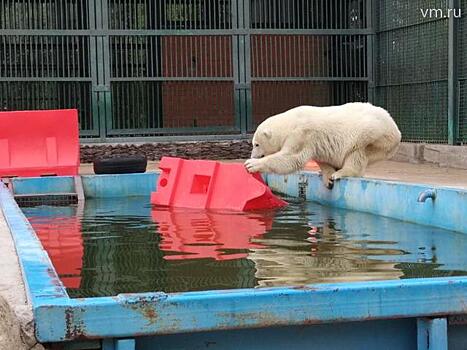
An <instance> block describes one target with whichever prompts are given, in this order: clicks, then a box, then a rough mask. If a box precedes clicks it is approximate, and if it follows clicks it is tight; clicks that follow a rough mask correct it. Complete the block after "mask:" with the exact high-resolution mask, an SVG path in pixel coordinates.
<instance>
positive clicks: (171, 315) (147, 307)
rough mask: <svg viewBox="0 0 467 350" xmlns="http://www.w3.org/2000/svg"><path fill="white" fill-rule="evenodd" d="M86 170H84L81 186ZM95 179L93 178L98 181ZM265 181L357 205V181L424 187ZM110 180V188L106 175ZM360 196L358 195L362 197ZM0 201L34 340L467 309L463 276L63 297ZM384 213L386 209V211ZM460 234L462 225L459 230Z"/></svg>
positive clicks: (1, 198)
mask: <svg viewBox="0 0 467 350" xmlns="http://www.w3.org/2000/svg"><path fill="white" fill-rule="evenodd" d="M304 176H305V177H308V178H304ZM147 177H148V178H149V179H150V180H147V182H145V183H146V184H148V183H150V182H151V181H152V182H151V185H150V186H154V187H155V182H156V179H157V175H156V174H148V175H147ZM92 178H93V176H86V177H83V183H84V184H83V185H84V186H86V185H85V182H86V181H92ZM122 178H123V177H122ZM124 178H125V180H124V181H128V183H130V184H131V182H132V181H135V182H139V183H142V182H141V179H142V177H141V176H139V177H137V176H135V175H125V176H124ZM103 179H104V178H102V177H101V178H100V181H102V180H103ZM132 179H133V180H132ZM266 180H267V182H268V183H269V185H270V186H271V187H272V188H273V189H275V190H277V191H279V192H283V193H287V194H289V195H294V194H296V195H297V196H298V195H300V196H304V197H305V198H307V199H309V200H316V201H322V203H324V204H328V205H335V206H339V207H342V208H346V209H356V210H358V208H351V207H349V206H351V205H352V204H353V203H355V202H356V201H352V198H350V197H349V193H351V191H356V190H358V189H359V188H360V189H365V190H366V191H368V193H370V192H371V191H369V190H374V191H381V189H384V188H385V186H403V187H408V188H405V189H404V191H409V192H407V193H408V194H412V193H414V194H415V193H417V192H418V191H420V190H422V189H426V188H431V186H424V185H411V184H402V185H401V184H399V183H393V182H383V181H378V180H366V179H361V180H360V179H348V180H344V181H342V182H340V183H339V184H337V185H336V188H335V191H334V190H333V191H331V193H329V192H326V193H325V192H323V191H324V188H323V189H319V188H318V187H316V186H317V185H318V181H319V178H318V177H317V175H316V174H313V173H302V174H298V175H296V177H294V176H289V177H287V181H286V182H285V184H286V186H285V187H284V185H280V184H281V181H282V183H284V177H275V176H271V175H268V176H267V177H266ZM305 180H307V181H308V182H307V184H306V186H304V185H303V184H301V183H303V182H304V181H305ZM44 181H46V180H44ZM300 181H302V182H300ZM110 182H111V183H112V181H110ZM359 182H360V183H359ZM319 184H320V183H319ZM295 186H297V188H296V189H295ZM298 186H301V187H300V188H299V187H298ZM109 187H110V188H115V187H118V186H117V184H115V182H113V184H109ZM372 187H374V189H372ZM126 188H127V187H126ZM281 189H282V190H285V191H281ZM437 189H438V190H439V193H441V192H444V191H447V192H449V191H453V192H454V193H457V195H458V196H461V198H464V201H465V202H467V200H466V198H467V196H466V191H463V190H456V189H449V188H446V189H445V188H437ZM326 191H328V190H326ZM299 192H300V193H299ZM343 192H344V193H343ZM102 193H104V192H102ZM373 193H375V192H373ZM397 193H398V194H399V195H401V194H403V193H404V192H403V191H402V190H401V191H397ZM126 195H129V194H128V192H126ZM130 195H131V193H130ZM366 196H370V194H366ZM365 198H366V197H365ZM438 198H439V197H438ZM441 198H443V197H441ZM446 198H450V197H446ZM360 202H363V201H362V200H361V199H360ZM398 203H400V201H398ZM424 204H428V203H424ZM0 205H1V208H2V211H3V213H4V215H5V218H6V220H7V223H8V226H9V227H10V230H11V232H12V234H13V239H14V241H15V245H16V249H17V253H18V256H19V260H20V264H21V267H22V271H23V276H24V279H25V282H26V288H27V292H28V296H29V299H30V301H31V304H32V307H33V313H34V317H35V322H36V336H37V338H38V340H39V341H41V342H59V341H65V340H76V339H93V338H106V337H129V336H132V337H134V336H142V335H154V334H170V333H180V332H191V331H206V330H221V329H239V328H250V327H270V326H279V325H298V324H315V323H326V322H343V321H357V320H373V319H385V318H405V317H419V316H443V315H452V314H465V313H467V288H466V287H467V277H452V278H427V279H407V280H391V281H377V282H351V283H335V284H318V285H308V286H300V287H291V288H280V287H277V288H266V289H242V290H228V291H218V290H216V291H206V292H187V293H171V294H166V293H144V294H143V293H142V294H131V295H130V294H121V295H118V296H115V297H100V298H84V299H71V298H69V297H68V295H67V294H66V291H65V289H64V287H63V285H62V284H61V282H60V280H59V279H58V276H57V274H56V272H55V269H54V268H53V266H52V264H51V262H50V259H49V258H48V255H47V253H46V252H45V251H44V249H43V248H42V246H41V244H40V242H39V240H38V238H37V236H36V234H35V232H34V231H33V229H32V228H31V226H30V225H29V223H28V221H27V219H26V218H25V217H24V215H23V213H22V212H21V209H20V208H19V207H18V206H17V204H16V202H15V201H14V199H13V197H12V195H11V193H10V192H9V191H8V190H7V189H6V187H5V186H3V184H1V185H0ZM372 208H373V207H370V208H364V207H363V209H372ZM400 208H403V207H400ZM433 210H434V209H421V211H420V212H417V216H415V218H416V217H419V218H422V215H428V214H430V215H433ZM363 211H365V210H363ZM367 211H368V210H367ZM369 212H371V211H369ZM385 213H386V214H387V215H386V216H388V215H389V214H391V213H392V212H391V211H387V212H385ZM433 222H435V223H436V221H433ZM462 227H463V226H461V228H462ZM462 232H464V233H467V230H465V231H462ZM104 321H105V322H104Z"/></svg>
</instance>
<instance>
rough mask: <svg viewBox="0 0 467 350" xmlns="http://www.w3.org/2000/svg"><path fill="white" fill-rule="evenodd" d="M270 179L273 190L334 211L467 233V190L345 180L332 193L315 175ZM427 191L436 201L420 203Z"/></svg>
mask: <svg viewBox="0 0 467 350" xmlns="http://www.w3.org/2000/svg"><path fill="white" fill-rule="evenodd" d="M266 179H267V182H268V184H269V186H270V187H271V188H272V189H273V190H275V191H277V192H280V193H285V194H287V195H290V196H294V197H298V196H299V194H303V195H304V198H306V199H307V200H311V201H315V202H318V203H321V204H325V205H330V206H333V207H338V208H344V209H351V210H358V211H364V212H368V213H372V214H376V215H381V216H387V217H391V218H395V219H399V220H403V221H409V222H414V223H417V224H422V225H430V226H435V227H440V228H445V229H448V230H454V231H458V232H463V233H467V191H466V190H462V189H453V188H447V187H436V186H427V185H418V184H408V183H400V182H391V181H381V180H372V179H361V178H347V179H341V180H339V181H338V182H336V184H335V185H334V188H333V189H332V190H329V189H327V188H326V187H324V186H323V184H322V182H321V178H320V177H319V176H318V175H317V174H315V173H311V172H304V173H301V174H294V175H287V176H279V175H267V177H266ZM300 189H301V190H300ZM427 189H434V190H435V191H436V194H437V196H436V199H435V200H434V201H432V200H431V199H427V200H426V202H424V203H419V202H417V198H418V196H419V194H420V193H421V192H423V191H425V190H427ZM300 192H301V193H300Z"/></svg>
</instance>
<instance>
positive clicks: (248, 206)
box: [151, 157, 287, 211]
mask: <svg viewBox="0 0 467 350" xmlns="http://www.w3.org/2000/svg"><path fill="white" fill-rule="evenodd" d="M159 168H160V169H161V175H160V176H159V182H158V187H157V192H153V193H152V194H151V204H153V205H160V206H172V207H183V208H195V209H228V210H237V211H246V210H254V209H270V208H277V207H283V206H285V205H287V202H285V201H283V200H282V199H280V198H278V197H276V196H275V195H274V194H273V193H272V192H271V190H270V189H269V187H268V186H267V185H266V184H265V183H264V181H263V179H262V178H261V175H260V174H250V173H248V172H247V171H246V169H245V167H244V165H243V164H239V163H221V162H216V161H212V160H185V159H181V158H170V157H164V158H162V160H161V162H160V165H159Z"/></svg>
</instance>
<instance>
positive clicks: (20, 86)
mask: <svg viewBox="0 0 467 350" xmlns="http://www.w3.org/2000/svg"><path fill="white" fill-rule="evenodd" d="M67 108H77V109H78V111H79V123H80V130H82V131H83V130H93V129H94V121H93V119H92V117H91V83H90V82H79V81H78V82H73V81H70V82H66V81H8V82H6V81H0V109H1V110H3V111H18V110H32V109H67Z"/></svg>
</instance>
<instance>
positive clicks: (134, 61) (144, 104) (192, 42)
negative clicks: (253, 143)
mask: <svg viewBox="0 0 467 350" xmlns="http://www.w3.org/2000/svg"><path fill="white" fill-rule="evenodd" d="M110 42H111V78H110V81H111V87H112V102H113V104H112V106H113V114H112V133H114V134H115V135H121V134H122V133H125V132H127V131H126V130H125V129H140V130H141V132H145V133H146V134H151V135H156V134H160V133H166V134H168V133H170V134H173V133H177V130H170V129H174V128H176V129H180V130H178V132H181V131H183V130H181V129H183V128H187V129H191V132H196V131H197V130H198V129H199V128H211V127H226V129H227V130H225V131H228V128H232V127H233V126H234V124H235V120H234V115H235V111H234V95H233V91H234V89H233V88H234V85H233V80H234V78H233V66H232V38H231V36H227V35H197V36H188V35H163V36H111V37H110ZM161 128H164V130H156V129H161ZM204 131H206V130H204Z"/></svg>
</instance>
